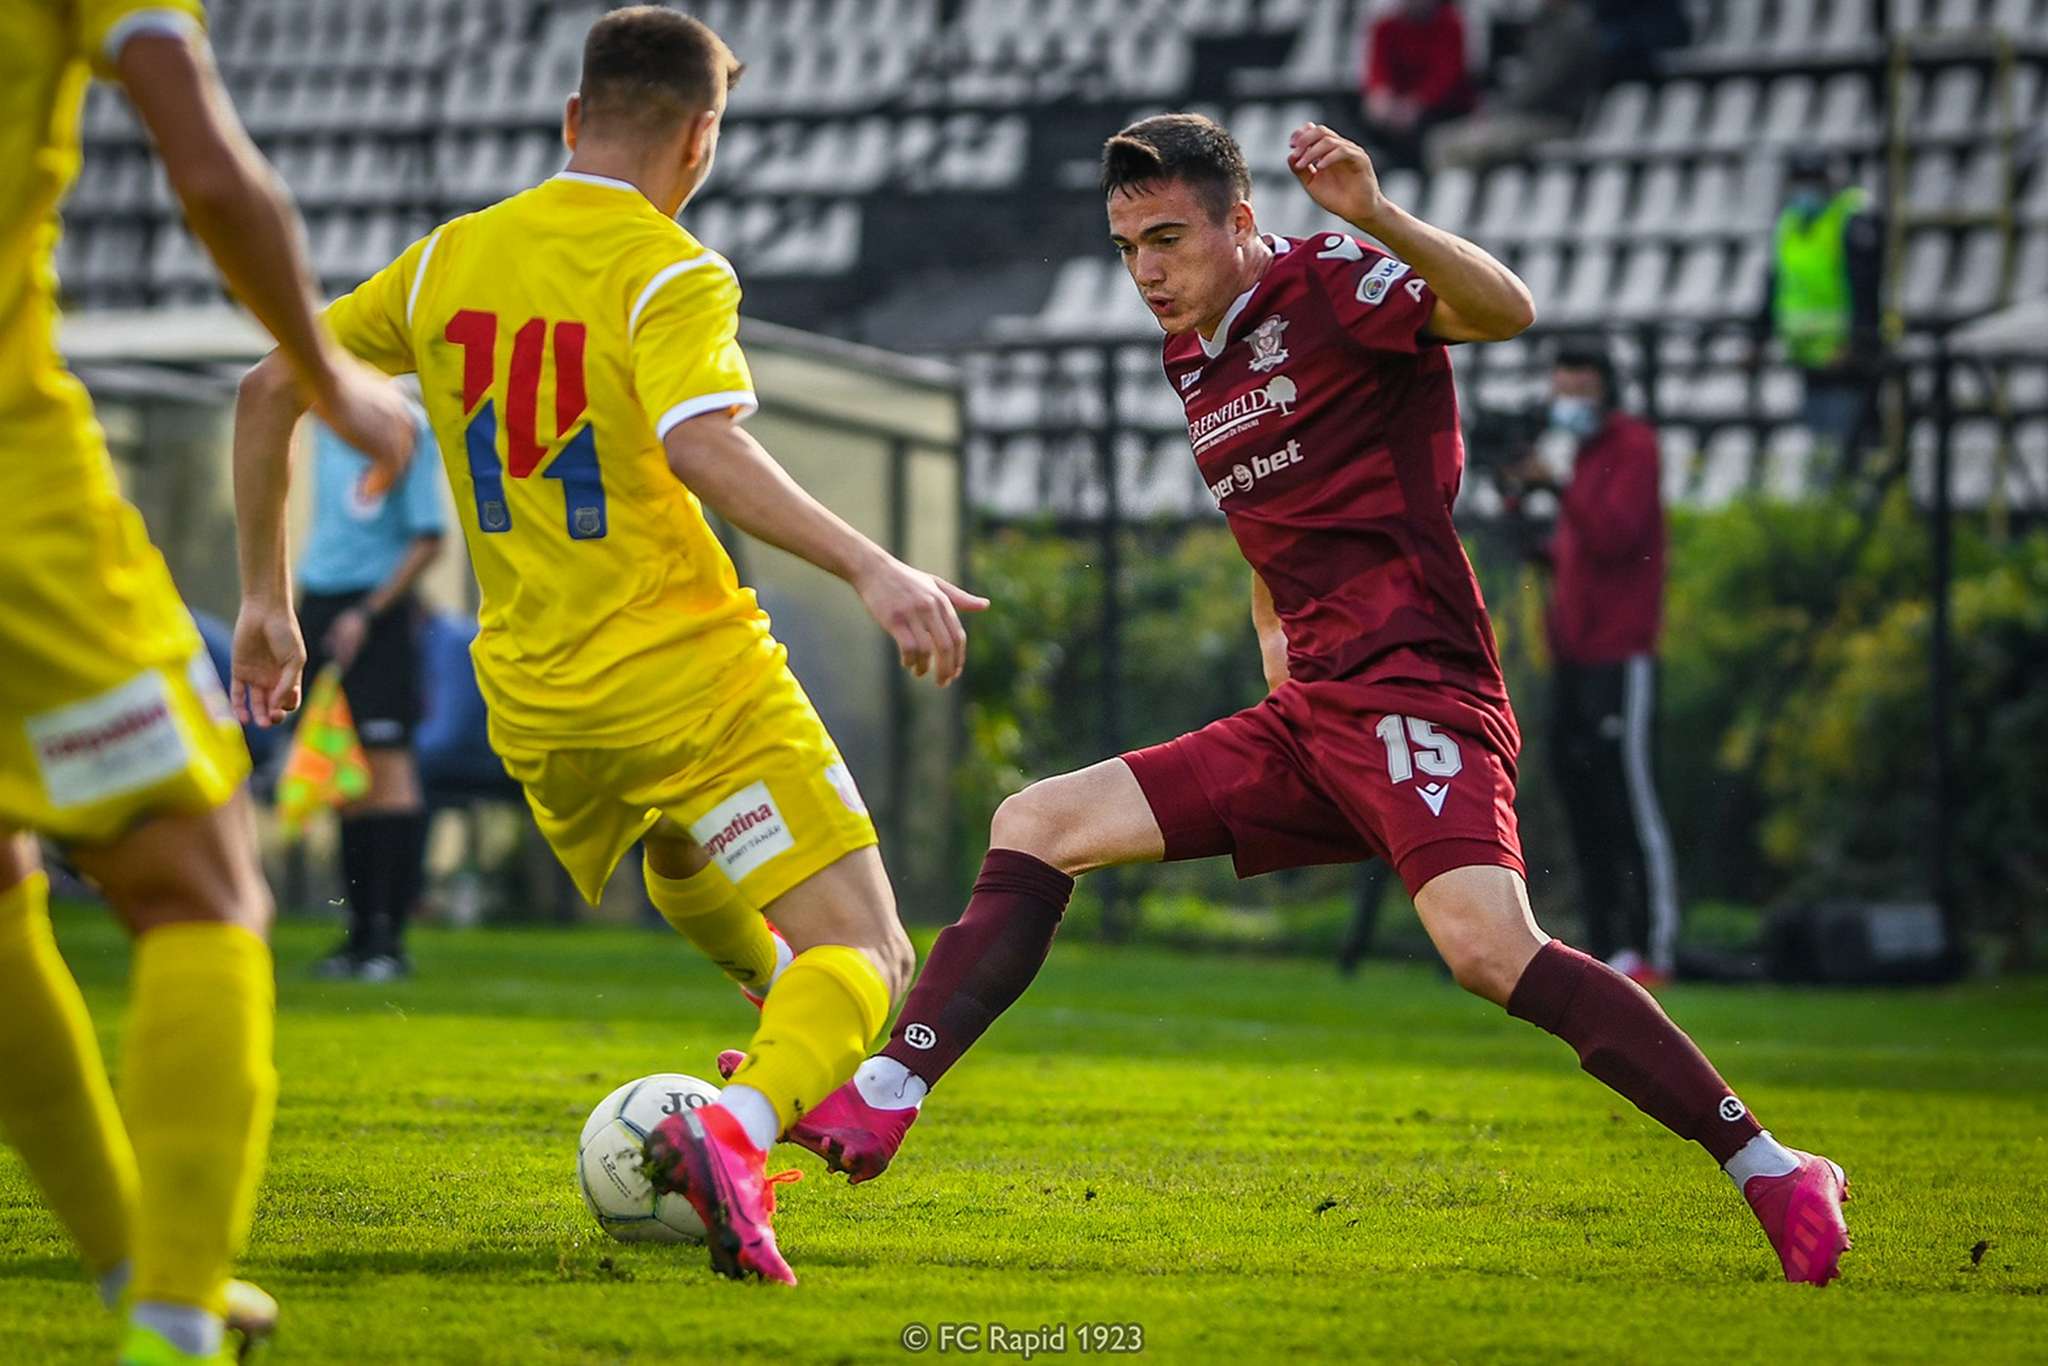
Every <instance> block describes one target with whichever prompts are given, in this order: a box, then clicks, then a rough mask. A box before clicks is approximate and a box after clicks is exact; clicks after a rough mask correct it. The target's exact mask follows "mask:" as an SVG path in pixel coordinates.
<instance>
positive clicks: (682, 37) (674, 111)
mask: <svg viewBox="0 0 2048 1366" xmlns="http://www.w3.org/2000/svg"><path fill="white" fill-rule="evenodd" d="M744 69H745V68H744V67H743V66H742V65H741V63H740V60H739V58H737V57H735V56H733V55H732V49H731V48H729V47H727V46H726V45H725V40H724V39H723V38H720V37H719V36H718V35H717V34H716V33H713V32H712V31H711V29H710V27H709V26H708V25H706V24H705V23H704V22H703V21H702V20H700V19H693V18H691V17H690V16H689V15H687V14H680V13H678V12H676V11H675V10H672V9H665V8H663V7H662V6H660V5H629V6H627V7H626V8H625V9H615V10H613V11H612V12H611V13H610V14H607V15H605V16H604V17H603V18H602V19H599V20H598V21H597V22H596V23H594V24H592V25H591V26H590V33H589V36H587V37H586V38H585V39H584V40H583V81H582V86H581V89H580V91H579V93H580V94H581V95H582V97H583V116H584V118H586V119H594V120H597V121H598V122H600V123H602V124H605V125H613V126H624V127H634V126H636V125H637V126H638V127H639V128H640V129H641V130H643V131H647V132H658V133H665V132H670V131H673V130H674V129H675V128H676V126H677V125H679V124H681V123H683V122H684V121H685V120H688V119H691V118H694V117H696V116H697V115H698V114H701V113H703V112H704V111H705V110H707V109H712V108H715V107H716V106H717V104H718V102H719V100H720V99H721V98H723V97H724V95H725V92H726V91H728V90H730V89H731V88H732V85H733V83H734V82H735V81H737V80H738V79H739V78H740V72H741V71H742V70H744Z"/></svg>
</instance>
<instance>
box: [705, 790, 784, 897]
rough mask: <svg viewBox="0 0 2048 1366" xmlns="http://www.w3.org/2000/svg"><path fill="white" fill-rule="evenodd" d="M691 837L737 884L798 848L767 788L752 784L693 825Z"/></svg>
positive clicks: (713, 808)
mask: <svg viewBox="0 0 2048 1366" xmlns="http://www.w3.org/2000/svg"><path fill="white" fill-rule="evenodd" d="M690 833H691V834H692V835H694V836H695V837H696V840H697V843H699V844H701V845H703V846H704V852H705V853H707V854H709V855H710V856H711V861H712V862H713V863H715V864H717V865H718V866H719V869H720V870H721V871H723V872H724V874H725V875H726V876H727V877H729V878H731V879H732V880H733V881H734V882H738V881H739V880H740V879H742V878H744V877H746V876H747V874H749V873H751V872H753V871H754V870H755V869H756V868H759V867H760V866H761V865H762V864H764V863H766V862H768V860H769V859H772V858H774V857H775V856H776V855H777V854H783V853H787V852H789V851H790V850H791V849H794V848H795V847H796V838H795V837H794V836H793V835H791V834H790V833H789V822H787V821H785V820H783V818H782V811H781V809H780V808H779V807H777V806H776V805H775V799H774V798H773V797H771V796H769V795H768V784H766V783H749V784H747V786H745V787H743V788H741V789H740V790H739V791H737V792H735V793H733V794H732V795H731V796H730V797H727V798H726V799H725V800H724V801H722V802H720V803H719V804H718V805H717V806H714V807H712V808H711V809H710V810H709V811H707V812H705V813H704V814H703V815H702V816H699V817H698V818H697V819H696V820H694V821H692V822H690Z"/></svg>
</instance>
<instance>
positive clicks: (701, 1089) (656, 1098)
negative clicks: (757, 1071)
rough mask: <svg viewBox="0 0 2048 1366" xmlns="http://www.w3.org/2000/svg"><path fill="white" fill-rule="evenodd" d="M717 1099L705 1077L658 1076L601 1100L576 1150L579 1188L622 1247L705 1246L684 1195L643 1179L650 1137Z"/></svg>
mask: <svg viewBox="0 0 2048 1366" xmlns="http://www.w3.org/2000/svg"><path fill="white" fill-rule="evenodd" d="M717 1099H718V1088H717V1087H716V1086H713V1085H712V1084H711V1083H710V1082H708V1081H705V1080H704V1079H703V1078H701V1077H692V1076H686V1075H684V1074H683V1073H680V1072H657V1073H655V1074H654V1075H653V1076H651V1077H642V1078H640V1079H639V1080H638V1081H629V1082H627V1083H626V1084H625V1085H624V1086H621V1087H620V1088H619V1089H618V1090H616V1091H614V1092H612V1093H611V1094H610V1095H608V1096H606V1097H605V1098H604V1099H603V1100H602V1101H600V1102H598V1106H597V1108H596V1109H595V1110H592V1111H591V1112H590V1118H589V1119H587V1120H585V1121H584V1123H583V1137H582V1139H581V1140H580V1141H579V1142H578V1143H577V1145H576V1185H577V1187H578V1188H579V1189H581V1190H582V1192H583V1203H584V1204H586V1205H588V1206H589V1207H590V1212H591V1213H592V1214H594V1215H596V1216H597V1222H598V1223H600V1224H602V1225H603V1226H604V1231H605V1232H606V1233H609V1234H611V1235H612V1237H614V1238H616V1239H618V1240H619V1241H620V1242H622V1243H701V1242H703V1241H704V1221H703V1220H701V1219H699V1218H698V1217H697V1211H695V1210H694V1209H691V1208H690V1202H689V1201H688V1200H686V1199H684V1198H683V1197H682V1196H680V1195H661V1196H657V1195H656V1194H655V1193H654V1187H653V1186H651V1185H649V1184H648V1181H647V1178H646V1177H644V1176H642V1175H641V1174H640V1163H641V1160H642V1158H643V1157H644V1156H645V1151H646V1150H645V1147H644V1145H645V1143H646V1141H647V1135H648V1134H650V1133H652V1132H653V1131H654V1126H655V1125H657V1124H659V1123H661V1121H662V1120H664V1119H666V1118H668V1117H669V1116H670V1115H676V1114H681V1113H682V1112H683V1111H685V1110H695V1109H698V1108H700V1107H702V1106H705V1105H709V1104H711V1103H712V1102H714V1101H716V1100H717Z"/></svg>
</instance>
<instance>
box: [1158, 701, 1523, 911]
mask: <svg viewBox="0 0 2048 1366" xmlns="http://www.w3.org/2000/svg"><path fill="white" fill-rule="evenodd" d="M1361 691H1362V690H1361V689H1360V688H1359V687H1357V686H1356V685H1353V684H1348V683H1345V682H1341V681H1340V682H1329V683H1285V684H1282V685H1281V687H1280V689H1279V691H1277V692H1275V693H1273V694H1272V695H1271V696H1270V697H1268V698H1267V699H1266V700H1265V701H1263V702H1261V703H1259V704H1258V705H1257V706H1255V707H1250V708H1247V709H1246V710H1244V711H1241V712H1239V713H1237V714H1236V715H1235V716H1226V717H1224V718H1223V719H1222V720H1221V721H1217V722H1215V723H1214V724H1212V725H1208V726H1204V727H1203V728H1202V729H1200V730H1198V731H1195V732H1193V733H1192V734H1189V735H1183V736H1181V737H1180V738H1179V739H1178V740H1169V741H1167V742H1166V743H1165V744H1163V745H1154V746H1152V747H1151V748H1150V749H1141V750H1135V751H1133V752H1132V753H1129V754H1126V755H1124V756H1123V759H1124V762H1125V763H1127V764H1129V765H1130V767H1131V772H1132V773H1134V774H1136V775H1137V779H1138V786H1139V787H1140V788H1142V789H1144V792H1145V799H1146V800H1147V801H1148V802H1150V803H1151V804H1152V814H1153V816H1154V817H1155V818H1156V819H1157V820H1158V822H1159V829H1160V830H1161V832H1162V833H1164V834H1165V836H1166V857H1167V860H1168V861H1169V862H1171V861H1174V860H1178V859H1192V858H1212V857H1214V856H1216V855H1218V854H1229V855H1230V857H1231V861H1232V862H1233V863H1234V864H1235V865H1236V867H1237V875H1238V876H1239V877H1254V876H1256V875H1258V874H1260V873H1270V872H1274V871H1277V870H1278V869H1281V868H1301V867H1306V866H1308V865H1310V864H1317V863H1358V862H1362V861H1363V860H1365V859H1369V858H1379V859H1385V860H1386V861H1387V862H1388V863H1390V864H1392V865H1393V868H1394V871H1395V872H1397V873H1399V874H1400V875H1401V881H1402V882H1403V883H1405V884H1406V885H1407V887H1408V892H1409V895H1411V896H1412V895H1414V894H1415V892H1416V891H1418V890H1419V889H1420V888H1421V887H1422V885H1423V884H1424V883H1426V882H1428V881H1429V880H1430V879H1431V878H1433V877H1436V876H1437V875H1438V874H1440V873H1447V872H1449V871H1450V870H1451V869H1453V868H1463V867H1467V866H1469V865H1473V864H1479V865H1484V866H1488V867H1499V868H1512V869H1514V870H1515V871H1516V872H1518V873H1520V872H1523V871H1524V869H1523V865H1522V841H1521V836H1520V834H1519V833H1518V831H1517V829H1516V824H1515V780H1514V769H1513V764H1512V761H1511V759H1510V758H1509V757H1507V756H1503V755H1501V754H1499V753H1497V752H1495V750H1494V748H1493V747H1492V746H1491V745H1490V744H1488V742H1487V741H1485V740H1484V739H1482V738H1480V737H1479V736H1477V735H1474V734H1471V733H1469V732H1464V731H1455V730H1451V729H1449V728H1447V727H1444V726H1439V725H1436V724H1433V723H1431V722H1429V721H1424V720H1419V719H1417V718H1414V717H1410V716H1400V715H1395V714H1393V713H1389V712H1385V711H1379V710H1375V709H1374V708H1373V706H1372V701H1371V699H1370V698H1369V697H1367V696H1363V695H1361Z"/></svg>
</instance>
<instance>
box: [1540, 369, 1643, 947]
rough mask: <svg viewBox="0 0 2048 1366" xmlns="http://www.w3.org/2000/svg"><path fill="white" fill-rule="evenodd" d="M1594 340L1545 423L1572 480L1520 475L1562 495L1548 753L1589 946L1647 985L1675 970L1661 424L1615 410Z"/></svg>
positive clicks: (1555, 545)
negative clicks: (1660, 736) (1565, 451)
mask: <svg viewBox="0 0 2048 1366" xmlns="http://www.w3.org/2000/svg"><path fill="white" fill-rule="evenodd" d="M1617 397H1618V390H1617V387H1616V382H1615V372H1614V366H1613V363H1612V361H1611V360H1610V358H1609V356H1608V354H1607V351H1606V349H1605V347H1604V346H1603V345H1601V344H1600V343H1599V342H1597V341H1587V342H1570V343H1567V344H1565V345H1563V346H1561V347H1560V348H1559V350H1558V352H1557V356H1556V360H1555V363H1554V365H1553V368H1552V371H1551V390H1550V413H1549V417H1550V425H1551V426H1552V427H1553V428H1554V429H1559V430H1562V431H1563V432H1565V433H1566V434H1568V435H1569V436H1570V437H1571V438H1572V439H1573V442H1574V455H1573V460H1572V470H1571V475H1570V477H1569V479H1559V478H1557V477H1556V476H1554V475H1552V474H1551V473H1549V472H1548V471H1547V470H1546V469H1545V468H1544V467H1543V466H1541V465H1540V464H1539V463H1538V462H1537V461H1535V460H1533V459H1531V460H1529V461H1525V462H1524V463H1523V464H1522V465H1521V466H1520V467H1518V468H1517V469H1516V470H1515V471H1514V473H1515V474H1516V475H1518V476H1519V477H1520V478H1521V480H1522V482H1523V483H1524V484H1525V485H1527V486H1529V487H1544V488H1549V489H1551V490H1552V491H1553V492H1555V493H1556V495H1557V498H1558V516H1557V530H1556V532H1555V534H1554V535H1553V536H1552V538H1551V541H1550V544H1549V547H1548V556H1547V558H1548V559H1549V562H1550V566H1551V570H1552V582H1551V594H1550V610H1549V614H1548V624H1549V635H1550V649H1551V655H1552V658H1553V659H1554V660H1555V664H1556V677H1555V680H1554V686H1553V688H1552V697H1553V708H1552V712H1551V731H1550V748H1551V757H1552V761H1553V763H1554V764H1555V768H1556V779H1557V785H1558V793H1559V796H1560V797H1561V798H1562V799H1563V802H1564V808H1565V814H1566V816H1567V818H1568V819H1569V821H1570V824H1571V833H1572V846H1573V850H1574V852H1575V854H1576V857H1577V860H1578V868H1579V883H1580V887H1581V890H1582V892H1583V895H1584V900H1585V906H1586V927H1587V936H1588V940H1589V942H1588V943H1587V945H1586V947H1587V949H1588V951H1589V952H1591V953H1593V954H1595V955H1596V956H1598V957H1600V958H1603V959H1606V960H1607V961H1608V962H1609V963H1610V964H1611V965H1612V966H1614V967H1615V968H1617V969H1618V970H1620V971H1622V972H1624V973H1626V974H1628V975H1629V976H1631V977H1633V978H1635V979H1636V980H1637V981H1638V982H1641V983H1643V984H1644V985H1656V984H1658V983H1661V982H1663V981H1666V980H1668V979H1669V978H1670V975H1671V972H1672V968H1673V965H1674V955H1675V951H1676V947H1677V940H1678V878H1677V873H1676V870H1675V867H1674V864H1673V858H1672V850H1671V833H1670V830H1669V829H1668V828H1667V826H1666V825H1665V822H1664V812H1663V807H1662V805H1661V804H1660V803H1659V801H1658V799H1657V789H1656V784H1655V780H1654V773H1653V769H1652V764H1651V753H1652V749H1653V747H1654V745H1653V737H1654V736H1655V733H1656V708H1657V637H1658V632H1659V630H1660V628H1661V626H1662V624H1663V606H1664V554H1665V531H1664V505H1663V497H1662V493H1661V490H1660V487H1659V486H1660V482H1661V481H1660V478H1659V463H1658V455H1657V433H1656V430H1655V429H1654V428H1652V427H1651V426H1650V424H1649V423H1647V422H1645V421H1643V420H1642V419H1641V418H1638V417H1635V416H1634V415H1632V414H1630V413H1626V412H1623V411H1622V410H1621V409H1620V408H1619V407H1618V406H1617Z"/></svg>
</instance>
